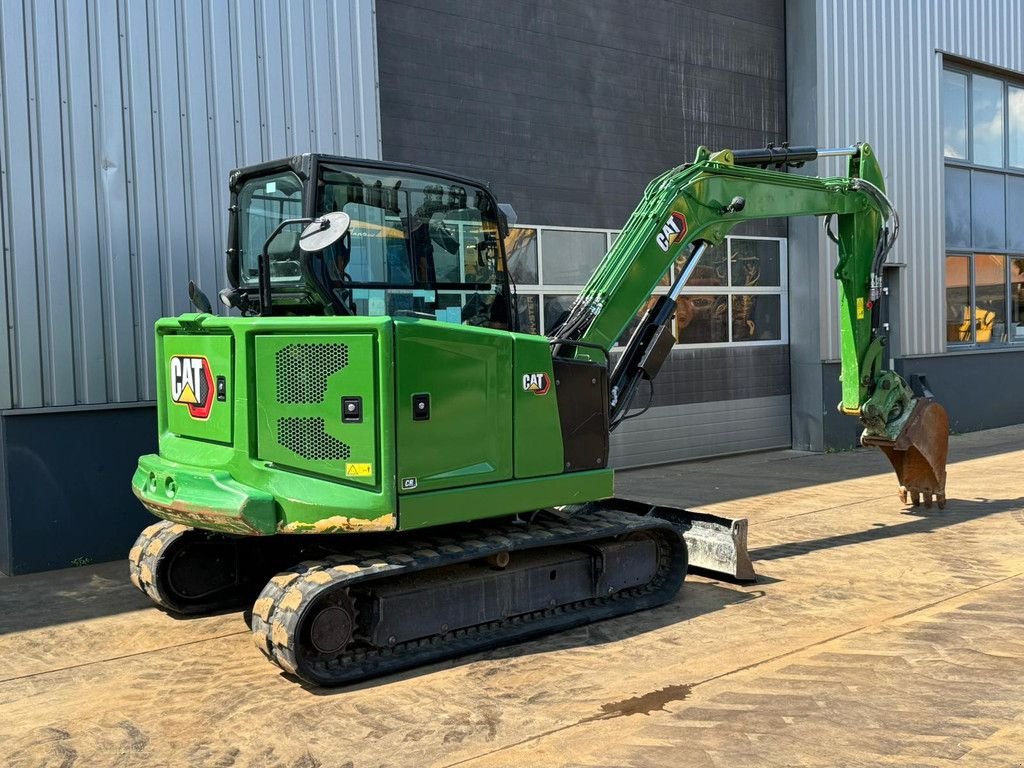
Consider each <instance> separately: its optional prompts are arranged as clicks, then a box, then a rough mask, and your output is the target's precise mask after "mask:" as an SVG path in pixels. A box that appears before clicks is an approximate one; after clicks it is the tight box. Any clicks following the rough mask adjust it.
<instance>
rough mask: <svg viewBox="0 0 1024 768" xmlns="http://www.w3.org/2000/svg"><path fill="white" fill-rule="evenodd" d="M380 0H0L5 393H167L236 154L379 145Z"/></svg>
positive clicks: (19, 399)
mask: <svg viewBox="0 0 1024 768" xmlns="http://www.w3.org/2000/svg"><path fill="white" fill-rule="evenodd" d="M376 71H377V69H376V53H375V24H374V9H373V0H338V1H337V2H329V1H328V0H304V1H301V2H300V0H294V1H292V0H208V1H207V0H202V1H198V0H197V1H194V2H188V1H187V0H163V1H159V0H150V1H148V2H147V1H146V0H96V1H95V2H84V1H83V0H0V102H2V114H0V117H2V120H0V181H2V183H0V242H2V247H3V266H4V268H3V273H2V280H3V285H2V286H0V288H2V290H0V316H3V317H5V318H6V321H7V327H8V333H7V334H0V408H10V407H16V408H25V407H37V406H50V405H54V406H57V405H74V404H84V403H88V404H96V403H110V402H132V401H136V400H149V399H152V398H153V397H154V396H155V393H154V383H153V374H152V370H153V362H152V343H153V342H152V335H153V331H152V329H153V323H154V321H155V320H156V319H157V318H158V317H160V316H162V315H168V314H175V313H179V312H182V311H185V310H186V309H187V304H188V302H187V298H186V295H185V286H186V284H187V282H188V280H189V279H190V278H191V279H195V280H197V282H198V283H199V284H200V285H201V286H202V287H203V288H204V289H205V290H206V292H207V293H208V294H209V295H211V297H212V296H214V295H215V294H216V292H217V290H218V289H219V288H221V287H223V286H224V284H225V278H224V266H223V263H224V260H223V252H224V245H225V236H226V230H225V227H226V209H227V190H226V187H227V173H228V171H229V170H230V169H232V168H234V167H237V166H240V165H247V164H250V163H255V162H259V161H262V160H266V159H270V158H273V157H281V156H285V155H290V154H295V153H300V152H308V151H311V150H314V149H316V150H319V151H326V152H335V153H339V154H346V155H356V156H363V157H379V156H380V130H379V115H378V107H377V95H376Z"/></svg>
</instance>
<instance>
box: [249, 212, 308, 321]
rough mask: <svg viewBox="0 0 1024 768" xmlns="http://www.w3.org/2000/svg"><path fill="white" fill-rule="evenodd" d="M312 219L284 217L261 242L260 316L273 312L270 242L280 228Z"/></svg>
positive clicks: (279, 231)
mask: <svg viewBox="0 0 1024 768" xmlns="http://www.w3.org/2000/svg"><path fill="white" fill-rule="evenodd" d="M313 221H315V219H310V218H301V219H285V220H284V221H282V222H281V223H280V224H278V225H277V226H276V227H274V231H273V232H271V233H270V237H268V238H267V239H266V240H265V241H264V242H263V251H262V252H261V253H260V261H259V269H258V273H257V277H258V280H259V291H260V316H261V317H270V315H272V314H273V309H272V308H271V298H270V243H271V242H273V240H274V238H275V237H277V236H278V235H279V234H281V230H283V229H284V228H285V227H288V226H291V225H292V224H311V223H313Z"/></svg>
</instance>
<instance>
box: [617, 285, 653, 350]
mask: <svg viewBox="0 0 1024 768" xmlns="http://www.w3.org/2000/svg"><path fill="white" fill-rule="evenodd" d="M658 298H659V297H658V296H656V295H655V296H651V297H650V298H648V299H647V301H645V302H644V305H643V306H642V307H640V311H639V312H637V313H636V315H635V316H634V317H633V319H632V320H630V321H629V325H627V326H626V328H625V330H623V331H622V333H621V334H619V340H618V341H617V342H615V346H618V347H624V346H626V344H628V343H629V339H630V337H631V336H632V335H633V331H635V330H636V327H637V326H638V325H640V321H641V320H642V319H643V316H644V315H645V314H646V313H647V310H649V309H650V308H651V307H653V306H654V305H655V303H656V302H657V301H658Z"/></svg>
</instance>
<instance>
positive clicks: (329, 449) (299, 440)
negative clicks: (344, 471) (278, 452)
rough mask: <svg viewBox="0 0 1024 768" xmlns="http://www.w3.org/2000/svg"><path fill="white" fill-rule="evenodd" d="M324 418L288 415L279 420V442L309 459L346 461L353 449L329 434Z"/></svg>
mask: <svg viewBox="0 0 1024 768" xmlns="http://www.w3.org/2000/svg"><path fill="white" fill-rule="evenodd" d="M324 426H325V424H324V420H323V419H322V418H321V417H319V416H316V417H311V416H287V417H285V418H283V419H278V420H277V442H278V443H280V444H281V445H282V446H284V447H285V448H287V449H288V450H289V451H291V452H293V453H296V454H298V455H299V456H301V457H302V458H304V459H306V460H307V461H346V460H347V459H348V458H349V456H351V455H352V449H351V448H349V447H348V446H347V445H346V444H345V443H343V442H341V440H338V439H337V438H336V437H334V436H332V435H329V434H327V431H326V430H325V429H324Z"/></svg>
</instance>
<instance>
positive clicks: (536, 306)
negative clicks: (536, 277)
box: [516, 293, 540, 334]
mask: <svg viewBox="0 0 1024 768" xmlns="http://www.w3.org/2000/svg"><path fill="white" fill-rule="evenodd" d="M516 302H517V305H518V306H517V310H518V314H519V332H520V333H535V334H540V297H539V296H538V295H537V294H535V293H520V294H517V295H516Z"/></svg>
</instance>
